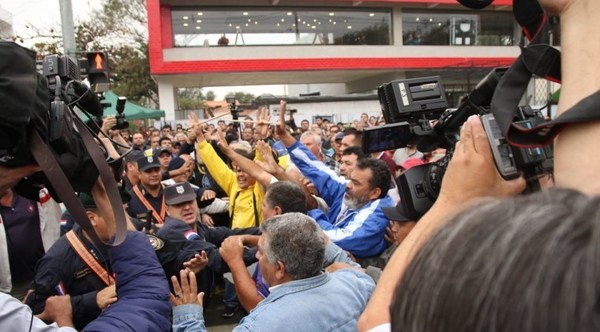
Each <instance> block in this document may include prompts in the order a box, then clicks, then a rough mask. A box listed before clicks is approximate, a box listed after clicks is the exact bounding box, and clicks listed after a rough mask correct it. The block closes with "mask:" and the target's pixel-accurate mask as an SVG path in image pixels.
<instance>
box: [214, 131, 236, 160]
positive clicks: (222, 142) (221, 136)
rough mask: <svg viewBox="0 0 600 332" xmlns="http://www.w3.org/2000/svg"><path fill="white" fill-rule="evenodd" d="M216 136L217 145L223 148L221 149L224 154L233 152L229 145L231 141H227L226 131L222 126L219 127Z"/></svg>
mask: <svg viewBox="0 0 600 332" xmlns="http://www.w3.org/2000/svg"><path fill="white" fill-rule="evenodd" d="M216 138H217V146H218V147H219V149H221V151H223V153H224V154H226V155H229V154H230V153H231V152H233V149H232V148H231V147H230V146H229V143H227V140H226V139H225V133H224V132H223V130H221V128H217V135H216Z"/></svg>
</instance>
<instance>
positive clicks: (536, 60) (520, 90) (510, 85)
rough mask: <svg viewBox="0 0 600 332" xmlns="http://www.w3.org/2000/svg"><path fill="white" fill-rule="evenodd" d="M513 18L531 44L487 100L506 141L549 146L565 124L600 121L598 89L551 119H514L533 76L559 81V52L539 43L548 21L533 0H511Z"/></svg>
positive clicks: (536, 2) (599, 92) (527, 145)
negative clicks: (528, 122)
mask: <svg viewBox="0 0 600 332" xmlns="http://www.w3.org/2000/svg"><path fill="white" fill-rule="evenodd" d="M513 10H514V15H515V19H516V20H517V22H518V23H519V25H521V27H522V28H523V32H524V33H525V36H526V37H527V39H529V40H530V41H531V44H530V45H528V46H527V47H525V48H521V55H520V56H519V57H518V58H517V59H516V61H515V62H514V63H513V65H512V66H511V67H510V68H509V69H508V70H507V71H506V73H505V74H504V76H503V77H502V79H501V80H500V82H499V83H498V87H497V89H496V91H495V92H494V96H493V98H492V101H491V104H490V106H491V112H492V114H493V115H494V117H495V118H496V121H497V123H498V126H499V127H500V130H501V131H502V133H503V135H504V137H506V140H507V141H508V142H509V143H510V144H511V145H513V146H516V147H520V148H533V147H539V146H545V145H549V144H551V143H552V142H553V140H554V138H555V137H556V136H557V135H558V134H559V133H560V131H561V130H562V129H563V128H564V127H565V126H566V125H568V124H574V123H585V122H591V121H598V120H600V112H597V110H596V109H597V107H598V106H597V105H600V91H598V92H596V93H594V94H592V95H590V96H588V97H587V98H585V99H583V100H581V101H580V102H579V103H577V104H576V105H575V106H573V107H572V108H571V109H569V110H568V111H566V112H564V113H562V114H561V115H560V116H559V117H557V118H556V119H554V120H552V121H548V122H545V123H542V124H539V125H537V126H536V127H534V128H525V127H522V126H519V125H517V124H515V123H513V122H514V118H515V114H516V111H517V108H518V105H519V101H520V100H521V97H522V96H523V94H524V93H525V91H526V89H527V86H528V84H529V81H530V80H531V78H532V77H533V75H536V76H539V77H543V78H545V79H547V80H550V81H553V82H558V83H560V78H561V77H560V70H561V66H560V60H561V59H560V58H561V57H560V52H559V51H558V50H556V49H555V48H553V47H551V46H548V45H544V44H540V43H539V41H540V39H541V36H542V32H543V31H544V28H545V27H546V26H547V23H548V16H547V15H546V14H545V13H544V11H543V9H542V7H541V6H540V5H539V3H538V1H537V0H515V1H514V4H513Z"/></svg>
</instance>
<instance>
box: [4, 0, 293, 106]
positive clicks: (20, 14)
mask: <svg viewBox="0 0 600 332" xmlns="http://www.w3.org/2000/svg"><path fill="white" fill-rule="evenodd" d="M99 2H100V1H98V0H97V1H90V0H71V6H72V8H73V21H74V22H75V24H77V22H79V21H81V20H85V19H87V18H89V16H90V12H91V11H92V10H93V9H94V8H98V7H99V5H98V4H97V3H99ZM0 7H2V8H3V9H5V10H7V11H8V12H10V13H12V15H13V30H14V32H15V33H16V34H18V35H20V36H23V37H25V39H24V43H23V44H24V45H25V46H31V45H33V43H32V41H31V40H28V39H27V37H29V36H32V35H36V34H37V33H36V32H37V31H39V32H41V33H42V34H44V33H47V34H50V29H52V28H54V29H57V30H58V31H55V32H54V33H53V34H55V35H62V32H61V31H60V6H59V1H58V0H0ZM209 90H212V91H214V92H215V95H216V99H217V100H219V99H221V100H222V99H224V97H225V95H226V94H227V93H229V92H234V91H243V92H246V93H251V94H253V95H256V96H259V95H261V94H263V93H270V94H274V95H282V94H284V87H283V86H282V85H265V86H227V87H206V88H204V89H203V91H204V92H205V93H206V92H207V91H209Z"/></svg>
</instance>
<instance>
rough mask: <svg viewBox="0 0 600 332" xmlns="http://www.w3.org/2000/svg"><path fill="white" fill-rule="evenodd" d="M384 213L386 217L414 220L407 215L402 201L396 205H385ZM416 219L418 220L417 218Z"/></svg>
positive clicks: (395, 219)
mask: <svg viewBox="0 0 600 332" xmlns="http://www.w3.org/2000/svg"><path fill="white" fill-rule="evenodd" d="M381 210H382V211H383V214H384V215H385V217H386V218H388V219H389V220H393V221H400V222H406V221H413V220H412V219H410V218H409V217H407V216H406V212H404V208H403V207H402V203H401V202H398V204H396V206H384V207H382V208H381ZM415 221H416V220H415Z"/></svg>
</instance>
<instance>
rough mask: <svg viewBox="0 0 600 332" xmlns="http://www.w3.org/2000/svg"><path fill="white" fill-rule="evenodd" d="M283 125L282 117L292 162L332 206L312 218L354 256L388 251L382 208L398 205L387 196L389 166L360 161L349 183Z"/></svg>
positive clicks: (281, 133) (283, 136) (280, 126)
mask: <svg viewBox="0 0 600 332" xmlns="http://www.w3.org/2000/svg"><path fill="white" fill-rule="evenodd" d="M285 106H286V102H285V101H281V103H280V114H284V113H285V112H284V111H283V110H285ZM284 123H285V121H284V119H283V116H282V115H280V121H279V124H278V126H277V131H278V133H279V137H280V138H281V141H282V142H283V143H284V144H285V146H286V147H287V149H288V151H289V153H290V156H291V158H292V162H293V163H294V164H295V165H296V166H297V167H298V169H299V170H300V172H302V174H303V175H304V176H305V177H306V178H307V179H308V180H310V181H311V182H312V183H313V184H314V185H315V187H316V189H317V191H318V192H319V193H320V194H321V197H322V198H323V199H325V202H327V204H328V205H329V211H328V212H327V214H325V213H323V212H322V211H321V210H319V209H313V210H310V211H309V215H310V216H311V217H313V218H314V219H315V220H317V222H318V223H319V225H320V226H321V228H323V230H324V231H325V233H326V234H327V235H328V236H329V238H330V239H331V240H332V241H333V242H334V243H335V244H337V245H338V246H340V247H341V248H342V249H344V250H347V251H349V252H350V253H351V254H353V255H354V256H356V257H359V258H360V257H368V256H375V255H378V254H380V253H381V252H382V251H383V250H384V249H385V248H386V247H387V244H386V242H385V239H384V234H385V228H386V227H387V225H388V219H387V218H386V217H385V215H384V213H383V210H382V208H383V207H386V206H394V205H395V204H394V202H393V200H392V199H391V198H390V197H389V196H388V195H387V192H388V190H389V188H390V178H391V177H390V171H389V169H388V167H387V165H386V164H385V163H384V162H383V161H381V160H378V159H371V158H365V159H362V160H359V162H358V163H357V165H356V167H355V168H354V170H353V171H352V172H351V173H350V174H349V176H348V180H346V179H344V178H342V177H339V176H337V175H336V174H335V173H334V172H332V171H331V170H330V169H329V168H328V167H327V166H326V165H325V164H323V163H322V162H320V161H318V160H316V158H315V157H314V155H313V154H312V153H310V151H308V149H307V148H306V147H305V146H303V145H302V144H300V143H299V142H297V141H296V140H295V139H294V138H293V137H292V136H291V135H290V134H289V133H288V132H287V131H286V130H285V127H284V126H283V124H284Z"/></svg>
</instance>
